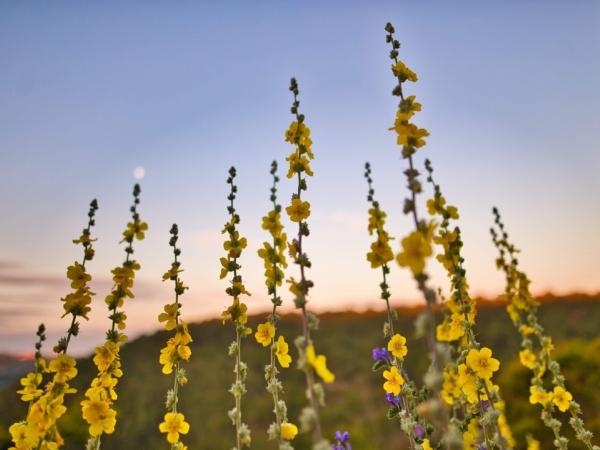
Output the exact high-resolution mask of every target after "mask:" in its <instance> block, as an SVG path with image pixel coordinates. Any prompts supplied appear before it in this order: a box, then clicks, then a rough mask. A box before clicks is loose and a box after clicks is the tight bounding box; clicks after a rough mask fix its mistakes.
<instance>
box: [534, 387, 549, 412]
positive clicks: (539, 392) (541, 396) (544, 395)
mask: <svg viewBox="0 0 600 450" xmlns="http://www.w3.org/2000/svg"><path fill="white" fill-rule="evenodd" d="M529 394H530V395H529V403H531V404H532V405H535V404H536V403H539V404H540V405H542V406H543V407H544V408H545V407H546V406H547V405H548V403H550V402H551V401H552V393H550V392H546V391H545V390H543V389H542V388H540V387H538V386H531V387H530V388H529Z"/></svg>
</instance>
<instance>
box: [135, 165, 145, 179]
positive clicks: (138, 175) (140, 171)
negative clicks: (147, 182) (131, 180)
mask: <svg viewBox="0 0 600 450" xmlns="http://www.w3.org/2000/svg"><path fill="white" fill-rule="evenodd" d="M133 176H134V177H135V179H136V180H141V179H142V178H144V176H146V169H144V168H143V167H142V166H137V167H136V168H135V169H133Z"/></svg>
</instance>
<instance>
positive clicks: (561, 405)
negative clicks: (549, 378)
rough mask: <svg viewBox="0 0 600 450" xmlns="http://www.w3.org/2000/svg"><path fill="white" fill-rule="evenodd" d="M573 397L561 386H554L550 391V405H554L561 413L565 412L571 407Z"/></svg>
mask: <svg viewBox="0 0 600 450" xmlns="http://www.w3.org/2000/svg"><path fill="white" fill-rule="evenodd" d="M571 400H573V396H572V395H571V393H570V392H569V391H567V390H566V389H565V388H563V387H562V386H555V387H554V390H553V391H552V403H554V404H555V405H556V406H557V407H558V409H559V410H560V411H561V412H565V411H566V410H567V409H569V406H571Z"/></svg>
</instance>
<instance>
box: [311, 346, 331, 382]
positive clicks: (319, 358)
mask: <svg viewBox="0 0 600 450" xmlns="http://www.w3.org/2000/svg"><path fill="white" fill-rule="evenodd" d="M306 360H307V362H308V363H309V364H310V365H311V366H312V367H313V368H314V369H315V372H316V373H317V375H319V376H320V377H321V379H322V380H323V381H324V382H325V383H333V382H334V380H335V375H334V374H333V373H332V372H331V371H330V370H329V369H328V368H327V358H326V357H325V356H324V355H317V353H316V352H315V347H314V345H309V346H308V347H306Z"/></svg>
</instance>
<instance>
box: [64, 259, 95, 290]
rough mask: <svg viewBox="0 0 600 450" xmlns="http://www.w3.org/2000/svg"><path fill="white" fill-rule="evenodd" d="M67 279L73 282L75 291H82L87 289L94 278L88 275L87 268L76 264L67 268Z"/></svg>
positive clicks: (72, 285)
mask: <svg viewBox="0 0 600 450" xmlns="http://www.w3.org/2000/svg"><path fill="white" fill-rule="evenodd" d="M67 278H68V279H69V280H71V287H72V288H73V289H81V288H84V287H86V285H87V283H88V282H89V281H90V280H91V279H92V277H91V276H90V275H89V274H87V273H86V271H85V267H84V266H83V265H82V264H79V263H77V262H76V263H75V264H73V265H71V266H69V267H67Z"/></svg>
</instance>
